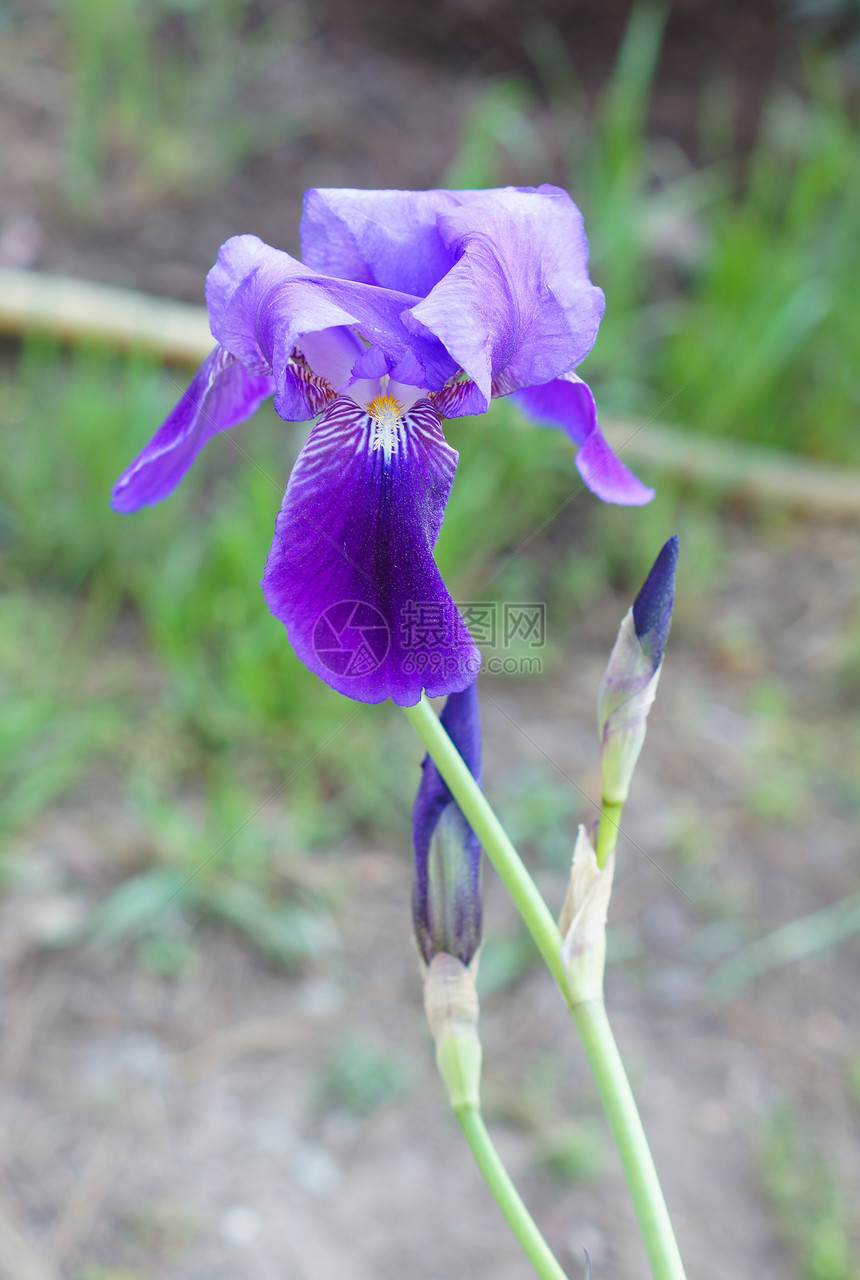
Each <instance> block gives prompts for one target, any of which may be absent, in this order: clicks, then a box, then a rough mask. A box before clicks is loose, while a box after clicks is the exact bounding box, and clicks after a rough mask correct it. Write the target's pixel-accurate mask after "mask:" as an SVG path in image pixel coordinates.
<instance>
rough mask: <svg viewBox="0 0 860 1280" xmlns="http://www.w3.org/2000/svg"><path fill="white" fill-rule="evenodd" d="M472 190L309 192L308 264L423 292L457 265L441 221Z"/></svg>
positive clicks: (304, 230)
mask: <svg viewBox="0 0 860 1280" xmlns="http://www.w3.org/2000/svg"><path fill="white" fill-rule="evenodd" d="M469 195H470V193H469V192H461V191H355V190H338V189H337V188H320V189H316V190H312V191H307V192H305V200H304V212H303V214H302V225H301V239H302V257H303V259H304V261H305V262H306V263H307V264H308V266H309V267H312V268H313V269H314V271H319V272H322V273H324V274H325V275H329V276H338V277H339V278H340V279H342V280H360V281H362V282H363V283H364V284H375V285H380V286H381V287H382V288H384V289H398V290H403V292H404V293H412V294H414V295H415V296H416V297H419V298H421V297H424V295H425V294H427V293H429V292H430V290H431V289H432V288H433V286H434V284H437V283H438V281H439V280H441V279H442V277H443V276H444V275H445V273H446V272H447V271H449V270H450V268H451V267H452V266H453V262H454V259H453V257H452V255H451V253H450V251H449V249H448V248H447V247H446V245H445V243H444V241H443V240H442V237H441V235H440V234H439V231H438V229H437V226H436V221H437V218H438V216H439V214H440V213H442V212H444V211H446V210H449V209H456V208H457V206H458V205H460V204H462V203H463V201H464V199H467V198H468V197H469Z"/></svg>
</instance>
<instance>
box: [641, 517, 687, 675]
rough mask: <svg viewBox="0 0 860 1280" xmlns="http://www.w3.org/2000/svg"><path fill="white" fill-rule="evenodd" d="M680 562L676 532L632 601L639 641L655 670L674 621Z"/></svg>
mask: <svg viewBox="0 0 860 1280" xmlns="http://www.w3.org/2000/svg"><path fill="white" fill-rule="evenodd" d="M677 563H678V538H677V535H676V534H673V535H672V537H671V538H669V540H668V541H667V542H666V543H665V544H664V546H663V549H662V550H661V552H660V554H659V555H658V557H657V559H656V560H655V561H654V564H653V566H652V568H651V572H650V573H649V574H648V577H647V578H646V579H645V582H644V585H643V587H642V590H641V591H640V592H639V594H638V596H637V597H636V599H635V601H634V603H633V626H634V628H635V630H636V635H637V637H638V640H639V643H640V644H641V646H642V648H643V649H644V651H645V652H646V653H647V654H648V656H649V658H650V659H651V662H652V663H653V665H654V668H655V670H656V668H657V667H659V665H660V663H661V662H662V660H663V651H664V649H665V648H666V640H667V638H668V636H669V627H670V626H671V623H672V608H673V606H674V603H675V569H676V566H677Z"/></svg>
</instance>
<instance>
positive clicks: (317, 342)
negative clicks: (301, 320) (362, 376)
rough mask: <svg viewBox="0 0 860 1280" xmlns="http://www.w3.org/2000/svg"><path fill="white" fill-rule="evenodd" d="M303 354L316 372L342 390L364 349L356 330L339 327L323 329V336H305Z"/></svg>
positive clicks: (312, 334) (301, 343) (335, 387)
mask: <svg viewBox="0 0 860 1280" xmlns="http://www.w3.org/2000/svg"><path fill="white" fill-rule="evenodd" d="M299 346H300V348H301V352H302V355H303V356H304V357H305V359H306V360H307V362H308V364H309V365H310V366H311V368H312V369H313V370H314V372H315V373H317V374H319V375H320V376H321V377H323V378H325V380H326V381H327V382H328V383H330V384H331V386H332V387H334V389H335V391H342V390H343V388H344V387H345V386H347V384H348V383H349V380H350V378H351V376H352V366H353V365H354V364H355V362H356V360H357V359H358V357H359V356H360V355H361V353H362V352H363V351H364V350H365V346H364V343H363V342H362V341H361V338H359V336H358V334H357V333H356V332H355V330H354V329H348V328H346V327H344V326H340V327H338V328H336V329H323V331H322V333H306V334H305V335H304V337H303V338H302V340H301V342H300V343H299Z"/></svg>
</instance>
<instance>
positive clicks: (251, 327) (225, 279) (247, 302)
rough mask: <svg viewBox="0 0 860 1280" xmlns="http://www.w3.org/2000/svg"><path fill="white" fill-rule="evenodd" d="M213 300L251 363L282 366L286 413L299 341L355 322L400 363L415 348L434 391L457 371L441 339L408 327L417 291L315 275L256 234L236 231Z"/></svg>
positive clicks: (212, 310) (233, 342) (215, 275)
mask: <svg viewBox="0 0 860 1280" xmlns="http://www.w3.org/2000/svg"><path fill="white" fill-rule="evenodd" d="M206 300H207V303H208V306H209V316H210V321H211V325H212V332H213V333H214V334H215V337H216V338H218V340H219V341H220V342H221V343H222V344H223V345H224V346H225V347H227V348H228V350H230V351H232V352H233V353H234V354H235V355H236V356H237V357H238V358H239V359H240V360H242V361H243V363H244V364H246V365H247V366H248V368H251V369H254V370H255V371H257V372H259V371H265V372H270V371H273V372H274V375H275V380H276V384H277V392H276V395H275V408H276V409H277V410H278V412H279V413H280V412H281V406H282V403H283V400H282V394H283V392H282V388H284V385H285V382H286V379H287V373H286V370H287V366H288V365H289V362H290V360H291V359H292V356H293V351H294V349H295V347H296V345H298V346H299V347H302V340H303V339H304V337H305V336H306V335H307V334H318V333H320V332H321V331H322V330H325V329H333V328H338V327H341V326H350V327H354V328H355V329H357V330H358V332H359V333H360V334H361V335H362V336H363V337H364V338H365V339H366V340H367V341H368V342H369V343H371V344H375V345H377V346H379V347H381V348H382V350H383V351H384V352H385V353H386V355H387V356H388V357H390V359H391V360H392V361H393V362H397V361H399V360H402V359H403V358H404V357H405V356H406V355H407V354H409V353H411V354H412V355H413V356H414V358H415V359H416V360H417V361H418V363H419V364H420V366H421V370H422V381H421V383H420V384H418V385H421V386H423V387H425V388H427V389H428V390H434V389H436V388H438V387H441V386H443V385H444V383H445V381H446V380H447V379H448V378H449V377H451V375H452V374H454V373H455V372H456V365H455V364H454V361H453V360H452V358H451V356H450V355H449V354H448V353H447V351H445V349H444V347H443V346H442V344H441V343H440V342H439V340H438V339H437V338H434V337H433V336H432V335H431V334H414V333H412V332H411V331H410V330H409V329H407V328H406V327H405V325H404V323H403V320H402V318H401V317H402V316H403V314H404V313H405V312H406V311H407V310H408V308H410V307H412V306H413V305H414V304H415V302H416V301H417V299H416V298H415V297H414V296H413V295H411V294H407V293H401V292H395V291H394V290H391V289H382V288H377V287H375V286H373V285H367V284H363V283H355V282H354V281H351V280H340V279H334V278H330V277H327V276H321V275H318V274H315V273H314V272H313V271H311V270H310V268H309V267H307V266H304V265H303V264H302V263H301V262H297V261H296V259H295V258H291V257H290V255H289V254H288V253H282V252H281V251H280V250H278V249H271V248H270V247H269V246H268V245H265V244H263V242H262V240H259V239H258V238H257V237H256V236H234V238H233V239H232V240H228V241H227V243H226V244H224V245H222V246H221V250H220V252H219V254H218V262H217V263H216V265H215V266H214V267H213V268H212V270H211V271H210V272H209V275H208V277H207V281H206ZM317 372H320V371H319V370H318V371H317Z"/></svg>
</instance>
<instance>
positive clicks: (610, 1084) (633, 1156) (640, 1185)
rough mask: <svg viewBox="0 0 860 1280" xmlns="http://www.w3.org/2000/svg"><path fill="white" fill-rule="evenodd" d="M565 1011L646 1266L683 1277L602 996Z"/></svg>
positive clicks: (669, 1277) (676, 1279)
mask: <svg viewBox="0 0 860 1280" xmlns="http://www.w3.org/2000/svg"><path fill="white" fill-rule="evenodd" d="M570 1011H571V1014H572V1016H573V1020H574V1022H575V1023H576V1028H577V1030H578V1032H579V1034H580V1038H581V1039H582V1043H583V1046H584V1048H585V1052H586V1055H587V1057H588V1061H589V1063H590V1065H591V1070H592V1072H593V1074H594V1078H595V1080H596V1081H597V1087H598V1089H599V1090H600V1097H601V1100H602V1102H603V1108H604V1110H605V1112H606V1118H607V1120H608V1121H609V1127H610V1129H611V1130H612V1136H613V1137H614V1139H615V1144H616V1146H617V1147H618V1154H619V1155H620V1157H621V1164H622V1167H623V1169H624V1176H625V1178H626V1179H627V1185H628V1187H629V1188H630V1195H631V1198H632V1200H633V1206H634V1208H635V1210H636V1217H637V1218H638V1220H639V1229H640V1231H641V1232H642V1238H643V1240H644V1241H645V1249H646V1251H647V1253H648V1260H649V1262H650V1263H651V1271H652V1273H653V1275H654V1276H655V1277H656V1280H684V1264H683V1263H682V1262H681V1255H680V1253H679V1252H678V1245H677V1243H676V1241H675V1233H674V1232H673V1230H672V1223H671V1221H670V1219H669V1211H668V1210H667V1208H666V1202H665V1201H664V1199H663V1192H662V1191H661V1189H660V1182H659V1179H658V1177H657V1170H656V1169H655V1168H654V1161H653V1158H652V1156H651V1151H650V1149H649V1147H648V1139H647V1138H646V1137H645V1130H644V1129H643V1128H642V1121H641V1119H640V1117H639V1112H638V1110H637V1108H636V1101H635V1099H634V1097H633V1091H632V1090H631V1088H630V1083H629V1081H628V1079H627V1073H626V1072H625V1070H624V1063H623V1062H622V1061H621V1054H620V1053H619V1051H618V1045H617V1044H616V1043H615V1037H614V1035H613V1034H612V1028H611V1027H610V1025H609V1019H608V1017H607V1016H606V1009H605V1007H604V1004H603V1001H602V1000H599V1001H598V1000H583V1001H581V1002H580V1003H579V1004H573V1005H572V1006H571V1010H570Z"/></svg>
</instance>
